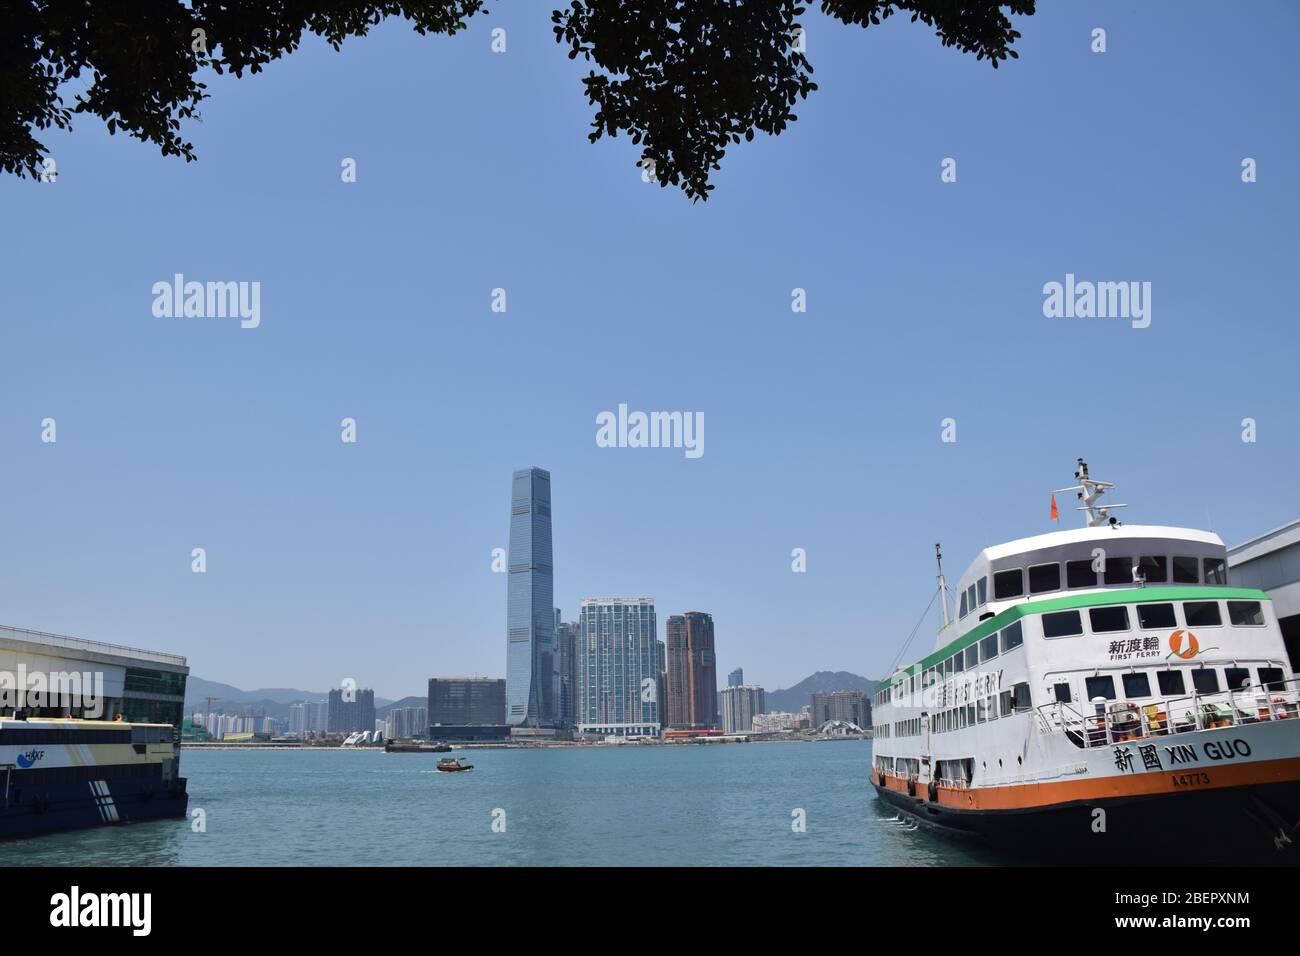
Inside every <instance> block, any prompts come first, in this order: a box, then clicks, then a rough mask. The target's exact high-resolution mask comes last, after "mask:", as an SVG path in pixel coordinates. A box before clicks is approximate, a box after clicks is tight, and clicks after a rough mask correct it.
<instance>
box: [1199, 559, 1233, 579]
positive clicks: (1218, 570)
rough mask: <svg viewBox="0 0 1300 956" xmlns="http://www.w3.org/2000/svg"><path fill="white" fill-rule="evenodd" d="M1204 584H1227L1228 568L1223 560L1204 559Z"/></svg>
mask: <svg viewBox="0 0 1300 956" xmlns="http://www.w3.org/2000/svg"><path fill="white" fill-rule="evenodd" d="M1205 583H1206V584H1227V583H1228V566H1227V564H1226V563H1225V562H1224V560H1223V558H1206V559H1205Z"/></svg>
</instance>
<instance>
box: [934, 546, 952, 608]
mask: <svg viewBox="0 0 1300 956" xmlns="http://www.w3.org/2000/svg"><path fill="white" fill-rule="evenodd" d="M934 560H935V562H936V563H937V564H938V565H939V601H940V603H942V604H943V626H944V628H946V627H948V625H950V624H951V623H952V619H951V618H950V617H949V616H948V583H947V582H946V581H944V579H943V548H942V546H940V545H938V544H936V545H935V546H934Z"/></svg>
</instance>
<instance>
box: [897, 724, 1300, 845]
mask: <svg viewBox="0 0 1300 956" xmlns="http://www.w3.org/2000/svg"><path fill="white" fill-rule="evenodd" d="M1298 745H1300V719H1288V720H1276V721H1269V722H1266V723H1260V724H1252V725H1245V726H1232V727H1224V728H1220V729H1215V730H1205V731H1198V732H1193V733H1186V734H1171V735H1169V736H1166V737H1159V738H1147V739H1140V740H1134V741H1130V742H1121V743H1118V744H1114V745H1108V746H1104V747H1097V748H1093V749H1089V750H1087V751H1075V757H1074V759H1075V760H1076V762H1077V764H1076V766H1075V767H1074V768H1073V769H1074V772H1072V773H1064V774H1058V775H1056V776H1054V777H1052V778H1051V779H1040V780H1025V781H1024V782H1020V783H1007V784H1004V785H997V786H982V787H971V788H959V787H946V786H935V787H933V788H931V787H929V786H927V785H926V784H923V783H916V784H913V785H912V786H911V787H910V788H909V785H908V782H907V781H906V780H903V779H900V778H897V777H893V776H891V775H888V774H886V775H884V777H883V779H882V777H881V775H880V774H879V773H878V772H873V773H872V783H873V784H874V785H875V787H876V792H877V794H878V796H879V797H880V799H882V800H883V801H885V802H886V803H888V804H889V805H890V806H891V807H894V808H897V809H899V810H901V811H903V812H904V813H907V814H909V815H910V816H912V817H914V818H915V819H916V820H917V821H918V822H920V823H923V824H925V825H927V826H931V827H936V828H939V829H942V830H944V831H946V832H948V833H949V834H950V835H954V836H962V837H972V838H978V839H981V840H984V841H986V842H988V843H989V844H991V845H994V846H996V847H999V848H1002V849H1004V850H1007V851H1009V852H1010V853H1012V854H1014V855H1020V856H1025V857H1029V858H1035V859H1046V860H1048V861H1056V862H1061V863H1071V864H1078V863H1099V864H1105V863H1117V862H1142V861H1147V862H1149V861H1150V860H1151V859H1153V858H1158V859H1161V860H1162V861H1165V862H1172V861H1180V862H1194V863H1220V864H1227V863H1261V862H1265V863H1268V862H1276V863H1289V864H1294V863H1297V862H1300V851H1297V849H1296V847H1295V844H1294V843H1293V842H1291V841H1300V746H1298ZM1139 747H1142V748H1154V750H1153V751H1148V753H1147V754H1146V755H1145V758H1144V755H1143V754H1141V753H1140V752H1139ZM1130 758H1131V759H1130ZM1144 759H1145V760H1146V761H1147V762H1149V763H1150V764H1151V766H1150V767H1149V768H1148V767H1144ZM909 789H910V790H911V791H912V792H909ZM1157 849H1158V850H1159V851H1160V854H1161V855H1160V856H1159V857H1153V856H1152V853H1153V852H1154V851H1155V850H1157Z"/></svg>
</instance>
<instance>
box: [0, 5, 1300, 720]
mask: <svg viewBox="0 0 1300 956" xmlns="http://www.w3.org/2000/svg"><path fill="white" fill-rule="evenodd" d="M1040 6H1041V7H1043V8H1044V9H1041V10H1040V12H1039V14H1037V15H1036V16H1034V17H1032V18H1028V19H1021V20H1019V21H1018V22H1017V27H1018V28H1019V29H1020V30H1021V32H1022V33H1023V34H1024V36H1023V37H1022V38H1021V39H1020V40H1019V41H1018V43H1017V48H1018V49H1019V51H1020V54H1021V57H1020V59H1019V60H1018V61H1012V62H1010V63H1008V64H1005V65H1004V66H1003V67H1002V68H1001V69H999V70H997V71H994V70H992V69H990V68H989V67H988V65H987V64H986V63H978V62H976V61H975V60H974V58H972V57H970V56H966V55H963V54H960V53H958V52H956V51H955V50H953V49H945V48H943V47H941V46H940V45H939V44H938V42H937V41H936V40H935V39H934V38H933V37H932V36H931V35H930V31H929V30H927V29H926V28H924V27H923V26H921V25H919V24H912V23H910V22H908V21H907V20H906V19H905V18H903V17H897V18H895V20H893V21H891V22H889V23H887V24H885V25H883V26H882V27H880V28H872V29H870V30H867V31H863V30H861V29H859V28H853V27H846V26H843V25H841V24H838V23H835V22H831V21H828V20H826V19H824V18H822V17H821V16H820V15H817V14H815V13H811V14H809V15H806V16H805V18H804V21H805V24H806V27H807V30H808V52H809V56H810V58H811V60H812V62H813V64H814V66H815V68H816V74H815V79H816V80H817V82H818V83H819V84H820V86H821V89H820V90H819V91H818V92H817V93H815V94H814V95H813V96H812V98H811V99H810V100H808V101H807V102H806V103H803V104H801V105H800V106H799V108H798V114H799V120H798V122H797V123H795V124H794V125H793V126H792V127H791V128H790V129H788V130H787V131H786V132H785V133H784V134H782V135H781V136H780V137H777V138H768V137H763V136H760V137H757V138H756V139H755V140H754V142H752V143H748V144H743V145H741V146H739V147H734V148H733V149H732V151H731V153H730V154H729V155H728V156H727V157H726V159H725V160H724V163H723V168H722V171H721V172H720V173H718V174H715V180H714V181H715V183H716V185H717V189H716V190H715V191H714V194H713V196H714V198H713V199H711V200H710V201H709V202H708V203H707V204H705V203H700V204H694V205H693V204H691V203H690V202H689V201H688V200H686V199H685V198H684V197H683V196H682V195H681V194H679V193H677V192H675V191H673V190H661V189H658V188H656V187H654V186H652V185H648V184H646V183H643V182H642V181H641V179H640V174H639V170H638V169H637V168H636V167H635V165H634V164H635V162H636V159H637V157H638V155H639V154H638V151H637V149H636V147H634V146H633V145H632V144H631V142H630V141H629V140H627V139H626V138H621V139H618V140H614V141H609V140H602V141H601V142H600V143H599V144H597V145H594V146H593V145H590V144H589V143H588V142H587V139H586V134H587V131H588V125H589V122H590V116H591V107H590V106H588V105H587V103H586V102H585V98H584V96H583V95H582V91H581V86H580V83H579V78H580V76H581V75H582V74H583V73H584V71H585V68H584V67H583V66H582V65H581V64H579V63H575V62H572V61H569V60H568V59H567V58H566V56H565V54H564V52H563V50H562V49H561V48H560V47H558V46H557V45H556V44H555V43H554V42H553V39H552V35H551V32H550V29H549V22H548V11H549V9H550V5H548V4H536V3H524V2H521V0H502V2H499V3H497V4H493V7H494V10H493V13H492V15H491V16H490V17H484V18H482V19H479V20H477V21H475V22H474V24H473V27H472V29H470V30H469V31H468V32H466V33H465V34H462V35H460V36H457V37H454V38H447V37H428V38H422V37H419V36H417V35H416V34H414V33H413V32H412V31H411V30H410V29H409V28H407V27H405V26H403V25H402V24H400V23H398V22H391V23H388V24H385V25H384V26H382V27H380V28H379V29H377V30H376V31H375V32H374V34H373V35H372V36H370V37H367V38H364V39H360V40H351V41H349V42H348V43H346V44H345V46H344V49H343V50H342V52H341V53H334V52H333V51H331V50H330V49H329V48H328V47H327V46H326V45H325V44H323V43H322V42H318V41H315V40H309V41H307V42H305V43H304V44H303V47H302V49H301V50H300V51H299V52H298V53H297V54H295V55H293V56H291V57H289V58H288V59H286V60H283V61H281V62H278V63H275V64H273V65H271V67H270V68H269V69H267V70H266V71H265V72H264V73H263V74H261V75H259V76H256V77H250V78H245V79H243V80H238V81H236V80H233V79H230V78H212V80H211V83H210V92H211V94H212V96H211V99H209V100H208V101H206V102H205V103H204V105H203V110H202V112H203V116H202V122H201V123H191V124H189V126H188V127H187V130H186V131H187V133H188V135H189V136H190V138H191V139H192V140H193V142H194V144H195V146H196V148H197V151H198V154H199V156H200V159H199V161H198V162H196V163H191V164H186V163H184V162H182V161H179V160H176V159H174V158H172V159H164V158H162V157H161V156H159V155H158V154H157V151H156V149H155V148H153V147H150V146H147V145H143V144H140V143H138V142H136V141H134V140H131V139H128V138H126V137H123V136H121V135H118V136H113V137H110V136H109V135H108V134H107V132H106V131H105V130H104V129H103V128H102V125H101V124H98V122H97V121H95V120H93V119H89V118H84V117H83V118H80V119H79V120H78V122H77V125H76V129H75V131H74V133H73V134H72V135H71V136H68V135H63V134H57V133H50V134H47V135H46V136H45V140H46V142H47V143H48V145H49V146H50V147H51V151H52V155H53V156H54V158H55V159H56V161H57V163H58V169H59V181H58V182H57V183H54V184H43V185H33V184H30V183H28V182H25V181H24V182H19V181H17V180H13V179H10V178H6V179H3V180H0V209H3V211H4V220H5V227H6V228H5V229H4V230H3V234H2V235H3V238H0V242H2V243H3V256H0V262H2V263H3V283H2V284H0V307H2V308H3V313H4V322H3V326H2V328H3V331H0V343H2V345H3V349H2V351H0V355H2V356H3V364H2V365H0V370H2V373H0V450H2V451H3V458H2V459H0V462H2V466H0V501H2V502H3V505H0V541H3V543H4V547H3V548H0V623H5V624H11V625H17V626H23V627H31V628H37V629H42V630H48V631H55V632H60V633H70V634H75V635H79V636H84V637H90V638H95V639H99V640H106V641H112V642H116V643H125V644H132V645H137V646H144V647H150V648H157V649H165V650H169V651H175V652H179V653H183V654H185V655H187V656H188V657H189V659H190V663H191V666H192V668H193V672H194V673H196V674H198V675H200V676H203V677H207V678H209V679H214V680H220V681H225V682H229V683H233V684H236V685H238V686H242V687H246V688H252V687H255V686H299V687H310V688H323V687H326V686H330V685H334V684H337V682H338V681H339V680H340V679H341V678H343V677H354V678H356V679H357V680H359V681H360V682H361V683H362V685H363V686H367V685H368V686H373V687H375V689H376V690H377V692H378V693H380V694H381V695H384V696H388V697H398V696H402V695H405V694H418V693H423V692H424V682H425V679H426V678H427V677H429V676H431V675H436V674H444V675H445V674H462V673H477V674H484V675H491V676H504V672H505V575H503V574H493V573H492V571H491V551H492V549H493V548H495V547H505V546H506V543H507V542H506V537H507V529H508V519H509V495H510V475H511V472H512V470H514V469H516V468H520V467H525V466H528V465H539V466H541V467H544V468H547V469H549V470H550V471H551V474H552V479H553V489H554V490H553V495H554V515H555V525H554V538H555V566H556V576H555V587H556V592H555V593H556V599H557V603H558V604H559V605H560V606H561V608H562V609H563V610H564V612H565V617H566V619H569V618H571V617H573V616H574V615H576V613H577V608H578V604H579V602H580V600H581V599H582V598H583V597H586V596H591V595H610V594H627V595H642V594H646V595H651V596H653V597H654V598H655V599H656V603H657V608H658V612H659V618H660V636H662V630H663V621H664V620H665V619H666V618H667V616H668V615H669V614H671V613H676V612H681V611H684V610H694V609H699V610H706V611H710V612H712V614H713V615H714V618H715V622H716V628H717V641H718V657H719V669H720V671H721V672H722V673H723V674H725V673H726V672H727V671H729V670H731V669H732V668H733V667H736V666H743V667H744V668H745V672H746V675H747V677H749V678H750V679H751V680H752V681H756V682H759V683H762V684H764V685H765V686H767V687H769V688H775V687H781V686H789V685H790V684H792V683H794V682H795V681H797V680H799V679H801V678H802V677H804V676H806V675H807V674H809V673H810V672H812V671H814V670H819V669H832V670H841V669H842V670H851V671H855V672H857V673H860V674H864V675H869V676H882V675H883V673H884V671H885V669H886V668H887V666H888V664H889V662H890V661H891V660H892V659H893V657H894V655H895V653H896V651H897V650H898V647H899V645H900V644H901V642H902V640H903V639H904V638H905V637H906V635H907V633H908V632H909V631H910V630H911V628H912V626H913V624H914V623H915V621H916V618H917V617H918V615H919V614H920V613H921V611H922V609H923V608H924V607H925V605H926V603H927V601H928V600H929V598H930V594H931V588H932V585H933V571H934V568H933V551H932V548H933V544H934V542H936V541H942V542H943V544H944V550H945V554H946V556H947V560H948V567H949V570H950V572H951V573H952V574H953V575H954V576H955V575H957V574H959V573H960V571H961V570H962V569H963V568H964V567H965V565H966V564H967V563H968V562H969V560H971V559H972V558H973V557H974V555H975V554H976V552H977V551H978V550H979V549H980V548H982V547H984V546H986V545H988V544H992V543H996V542H999V541H1003V540H1007V539H1010V538H1014V537H1019V536H1022V535H1026V534H1033V533H1037V532H1042V531H1048V530H1051V529H1052V525H1051V523H1050V522H1049V520H1048V518H1047V510H1048V491H1049V490H1050V489H1052V488H1055V487H1061V486H1063V485H1065V484H1068V483H1069V480H1070V472H1071V470H1072V467H1073V462H1074V459H1075V457H1076V456H1079V455H1083V456H1085V457H1086V458H1088V460H1089V462H1090V463H1091V465H1092V468H1093V474H1094V476H1096V477H1101V478H1104V479H1108V480H1112V481H1115V482H1117V483H1118V484H1119V488H1118V491H1117V496H1116V497H1117V498H1118V499H1119V500H1124V501H1128V502H1129V503H1130V504H1131V507H1130V509H1129V513H1128V514H1127V515H1126V516H1125V517H1126V519H1127V520H1129V521H1130V522H1133V523H1170V524H1185V525H1192V526H1205V525H1207V524H1208V525H1209V526H1210V527H1211V528H1212V529H1213V530H1215V531H1217V532H1219V533H1220V534H1221V535H1222V536H1223V537H1224V539H1225V540H1226V541H1228V542H1229V543H1234V542H1236V541H1240V540H1242V539H1244V538H1247V537H1250V536H1252V535H1255V534H1258V533H1260V532H1263V531H1265V530H1267V529H1269V528H1272V527H1274V526H1276V525H1279V524H1282V523H1284V522H1286V521H1288V520H1291V519H1293V518H1295V517H1296V513H1297V510H1298V509H1297V506H1296V504H1295V501H1294V498H1293V489H1294V486H1295V477H1294V476H1295V473H1296V470H1297V466H1298V465H1300V455H1298V454H1297V437H1300V436H1298V430H1300V429H1298V426H1300V421H1298V418H1297V401H1296V395H1295V384H1294V383H1295V371H1294V365H1295V356H1296V354H1297V338H1298V337H1300V336H1298V333H1297V331H1296V326H1295V315H1294V297H1295V293H1294V287H1295V280H1294V271H1295V263H1296V253H1297V240H1296V226H1295V223H1296V219H1297V211H1298V205H1300V191H1298V190H1297V186H1296V179H1295V175H1294V170H1293V168H1292V166H1293V165H1294V157H1295V156H1296V155H1297V148H1298V147H1300V128H1297V126H1296V123H1295V122H1294V119H1295V100H1296V92H1297V79H1298V78H1300V77H1298V73H1300V61H1297V59H1296V57H1295V56H1294V50H1295V42H1296V37H1297V28H1300V8H1298V7H1296V5H1295V4H1292V3H1286V2H1273V3H1258V4H1252V5H1251V6H1250V7H1249V10H1248V12H1246V11H1241V12H1236V13H1234V15H1232V16H1226V15H1224V12H1223V11H1224V9H1225V8H1224V7H1222V6H1221V5H1218V4H1212V3H1208V2H1207V3H1191V4H1177V5H1175V4H1172V3H1165V4H1143V5H1131V4H1128V3H1119V2H1102V3H1096V4H1089V5H1087V6H1086V8H1085V7H1084V6H1083V5H1074V4H1069V5H1066V4H1055V3H1044V4H1041V5H1040ZM494 26H502V27H505V28H506V30H507V42H508V49H507V52H506V53H505V54H493V53H491V52H490V50H489V42H490V37H489V31H490V30H491V29H492V28H493V27H494ZM1094 27H1103V28H1105V29H1106V31H1107V52H1106V53H1104V54H1094V53H1092V52H1091V51H1090V48H1089V47H1090V33H1091V31H1092V29H1093V28H1094ZM344 157H352V158H354V159H356V161H357V172H358V182H356V183H355V184H344V183H342V182H341V181H340V175H339V172H340V163H341V161H342V160H343V158H344ZM945 157H952V158H955V159H956V160H957V164H958V165H957V170H958V179H957V182H956V183H948V184H945V183H941V182H940V179H939V172H940V163H941V161H942V160H943V159H944V158H945ZM1245 157H1252V158H1254V159H1255V160H1256V161H1257V163H1258V182H1256V183H1253V184H1244V183H1242V181H1241V177H1240V171H1241V162H1242V159H1243V158H1245ZM177 272H181V273H184V274H185V275H186V277H187V278H190V279H198V280H204V281H206V280H244V281H258V282H260V283H261V287H262V301H261V313H262V318H261V326H260V327H259V328H257V329H241V328H239V326H238V324H237V323H235V322H233V321H230V320H226V321H220V320H211V321H209V320H199V319H189V320H185V319H165V318H156V317H154V315H153V314H152V311H151V305H152V301H153V296H152V294H151V292H150V289H151V287H152V285H153V283H155V282H158V281H163V280H170V279H171V277H172V275H173V274H174V273H177ZM1066 273H1074V274H1076V275H1077V276H1078V277H1079V278H1080V279H1091V280H1094V281H1103V280H1104V281H1119V280H1136V281H1149V282H1151V284H1152V323H1151V326H1150V327H1149V328H1146V329H1134V328H1132V327H1131V326H1130V324H1129V323H1128V322H1125V321H1122V320H1113V319H1112V320H1102V319H1093V320H1083V319H1048V318H1045V317H1044V315H1043V311H1042V304H1043V294H1042V287H1043V284H1044V283H1046V282H1050V281H1063V279H1064V276H1065V274H1066ZM497 287H502V288H505V289H506V292H507V304H508V310H507V312H506V313H504V314H500V313H493V312H492V311H490V308H489V304H490V295H491V290H492V289H493V288H497ZM795 287H800V288H804V289H806V290H807V296H808V311H807V312H806V313H804V314H795V313H792V311H791V309H790V301H791V290H792V289H793V288H795ZM621 402H622V403H627V404H628V405H629V406H630V407H631V408H633V409H642V410H647V411H649V410H683V411H696V412H702V413H703V414H704V417H705V421H706V432H705V449H706V451H705V454H704V455H703V457H701V458H699V459H697V460H688V459H686V458H685V457H684V455H683V454H682V452H681V451H680V450H672V449H610V448H598V447H597V445H596V443H595V432H596V426H595V417H596V415H597V414H598V413H599V412H601V411H605V410H614V409H616V408H617V406H618V404H619V403H621ZM46 417H52V418H54V419H55V420H56V421H57V428H58V441H57V443H55V444H52V445H51V444H46V443H42V442H41V440H40V433H41V424H40V423H41V421H42V419H44V418H46ZM344 417H353V418H355V419H356V420H357V423H358V439H359V440H358V442H357V443H356V444H354V445H348V444H344V443H342V442H341V441H340V437H339V433H340V428H339V422H340V420H341V419H343V418H344ZM946 417H951V418H954V419H956V422H957V441H956V442H955V443H943V442H941V441H940V421H941V420H942V419H943V418H946ZM1245 417H1252V418H1254V419H1255V420H1256V421H1257V423H1258V440H1257V441H1256V442H1255V443H1253V444H1247V443H1243V442H1242V441H1241V420H1242V419H1243V418H1245ZM1077 521H1078V519H1077V517H1076V516H1075V515H1074V514H1073V513H1072V512H1065V513H1063V515H1062V523H1061V526H1062V527H1067V526H1073V525H1074V524H1075V523H1076V522H1077ZM195 547H203V548H205V549H206V551H207V560H208V571H207V573H206V574H193V573H191V570H190V553H191V549H193V548H195ZM796 547H799V548H804V549H806V552H807V555H808V569H807V573H804V574H795V573H792V572H791V569H790V563H791V558H790V552H791V549H793V548H796ZM931 623H933V618H932V620H931ZM931 634H932V628H931V627H930V625H929V624H927V625H926V628H925V631H924V635H923V636H922V637H920V638H918V643H917V644H916V645H914V646H915V647H916V648H917V650H924V649H926V647H928V644H929V642H930V638H931ZM921 645H925V647H922V646H921Z"/></svg>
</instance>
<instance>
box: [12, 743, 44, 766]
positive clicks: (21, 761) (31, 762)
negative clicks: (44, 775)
mask: <svg viewBox="0 0 1300 956" xmlns="http://www.w3.org/2000/svg"><path fill="white" fill-rule="evenodd" d="M44 756H45V751H44V750H37V749H36V748H35V747H33V748H32V749H31V750H29V751H27V753H25V754H19V755H18V766H19V767H21V768H22V769H23V770H28V769H30V768H32V767H34V766H36V762H37V761H38V760H40V759H41V758H42V757H44Z"/></svg>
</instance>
